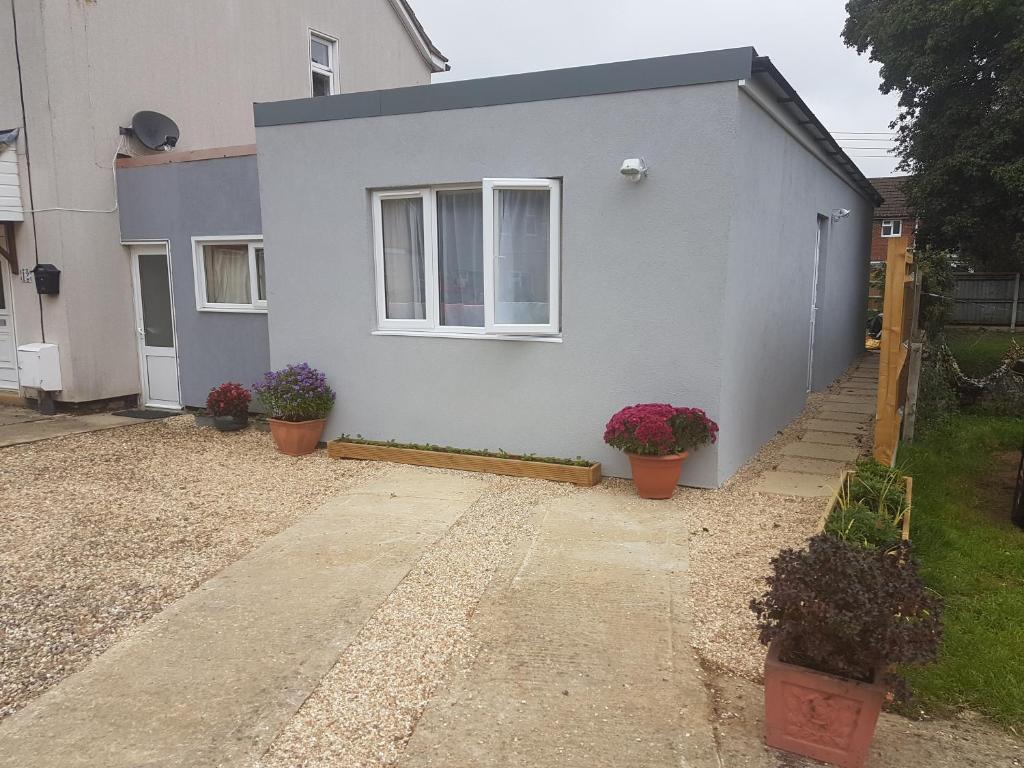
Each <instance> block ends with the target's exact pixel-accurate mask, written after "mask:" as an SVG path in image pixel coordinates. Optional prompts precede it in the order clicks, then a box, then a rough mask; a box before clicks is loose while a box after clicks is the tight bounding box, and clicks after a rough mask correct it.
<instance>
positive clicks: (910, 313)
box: [874, 238, 924, 466]
mask: <svg viewBox="0 0 1024 768" xmlns="http://www.w3.org/2000/svg"><path fill="white" fill-rule="evenodd" d="M920 304H921V274H920V273H919V272H918V271H917V265H916V264H915V263H914V256H913V252H910V251H908V250H907V248H906V245H905V244H903V241H902V239H895V238H894V239H893V240H890V241H889V251H888V257H887V261H886V269H885V296H884V302H883V308H882V316H883V324H882V345H881V351H880V359H879V363H878V396H877V399H876V403H875V446H874V456H875V459H876V460H877V461H879V462H881V463H882V464H887V465H889V466H892V464H893V462H894V461H895V459H896V449H897V448H898V447H899V442H900V434H901V430H902V433H903V435H904V437H907V438H910V437H912V436H913V431H914V421H915V418H916V410H917V384H918V377H919V376H920V373H921V353H922V350H923V346H924V344H923V337H922V335H921V333H920V332H919V331H918V328H917V317H918V312H919V310H920Z"/></svg>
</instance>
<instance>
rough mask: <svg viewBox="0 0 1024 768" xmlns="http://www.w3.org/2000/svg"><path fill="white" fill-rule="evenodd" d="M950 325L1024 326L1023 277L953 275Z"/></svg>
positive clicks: (1017, 275) (999, 273)
mask: <svg viewBox="0 0 1024 768" xmlns="http://www.w3.org/2000/svg"><path fill="white" fill-rule="evenodd" d="M953 279H954V283H953V307H952V319H951V320H950V322H952V323H956V324H958V325H993V326H1001V327H1003V328H1010V329H1011V330H1012V329H1015V328H1016V327H1017V326H1018V325H1024V295H1021V279H1020V274H1018V273H1014V272H1009V273H1006V272H978V273H974V272H962V273H958V274H956V275H954V276H953Z"/></svg>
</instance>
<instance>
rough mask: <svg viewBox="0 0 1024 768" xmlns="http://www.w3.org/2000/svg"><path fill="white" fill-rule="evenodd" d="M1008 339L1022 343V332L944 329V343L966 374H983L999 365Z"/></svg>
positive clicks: (1007, 345) (1023, 339) (1023, 336)
mask: <svg viewBox="0 0 1024 768" xmlns="http://www.w3.org/2000/svg"><path fill="white" fill-rule="evenodd" d="M1010 339H1016V340H1017V343H1018V344H1021V345H1024V334H1021V333H1017V334H1013V333H1007V332H1005V331H958V330H954V329H952V328H947V329H946V344H948V345H949V348H950V350H951V351H952V352H953V356H954V357H956V361H957V362H958V363H959V364H960V370H962V371H963V372H964V373H965V374H967V375H968V376H985V375H986V374H989V373H992V371H994V370H995V369H996V368H998V367H999V363H1000V361H1001V360H1002V358H1003V355H1005V354H1006V350H1007V349H1008V348H1009V346H1010Z"/></svg>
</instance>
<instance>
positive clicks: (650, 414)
mask: <svg viewBox="0 0 1024 768" xmlns="http://www.w3.org/2000/svg"><path fill="white" fill-rule="evenodd" d="M716 440H718V425H717V424H716V423H715V422H713V421H712V420H711V419H709V418H708V415H707V414H706V413H704V411H702V410H701V409H700V408H677V407H675V406H674V405H669V404H667V403H639V404H638V405H630V406H628V407H626V408H623V409H622V410H621V411H619V412H618V413H616V414H615V415H614V416H612V417H611V419H610V420H609V421H608V424H607V425H606V426H605V430H604V441H605V442H606V443H608V445H610V446H612V447H613V448H618V449H619V450H620V451H625V452H626V453H635V454H637V455H640V456H667V455H669V454H673V453H682V452H683V451H689V450H690V449H692V448H697V447H699V446H702V445H707V444H708V443H713V442H715V441H716Z"/></svg>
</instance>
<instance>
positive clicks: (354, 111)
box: [253, 46, 757, 128]
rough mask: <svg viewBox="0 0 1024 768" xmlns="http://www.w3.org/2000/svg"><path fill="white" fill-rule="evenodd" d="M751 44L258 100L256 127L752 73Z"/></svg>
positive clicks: (662, 85) (612, 90) (603, 91)
mask: <svg viewBox="0 0 1024 768" xmlns="http://www.w3.org/2000/svg"><path fill="white" fill-rule="evenodd" d="M756 55H757V52H756V51H755V50H754V49H753V48H752V47H749V46H748V47H743V48H726V49H723V50H718V51H704V52H701V53H683V54H678V55H675V56H661V57H658V58H653V59H637V60H634V61H621V62H614V63H611V64H591V65H588V66H585V67H570V68H568V69H552V70H546V71H541V72H527V73H525V74H518V75H502V76H499V77H485V78H479V79H476V80H455V81H451V82H446V83H435V84H431V85H415V86H410V87H406V88H393V89H390V90H381V91H363V92H359V93H346V94H341V95H338V96H321V97H319V98H315V99H314V98H309V99H293V100H290V101H274V102H267V103H262V104H255V105H253V112H254V117H255V122H256V127H257V128H265V127H269V126H274V125H290V124H295V123H313V122H323V121H330V120H349V119H353V118H360V117H383V116H386V115H406V114H415V113H418V112H436V111H443V110H450V109H471V108H473V107H492V106H498V105H501V104H522V103H526V102H531V101H550V100H553V99H569V98H577V97H581V96H599V95H603V94H611V93H624V92H628V91H645V90H652V89H655V88H672V87H676V86H685V85H700V84H704V83H718V82H727V81H730V80H743V79H746V78H748V77H750V74H751V69H752V66H753V61H754V57H755V56H756Z"/></svg>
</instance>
